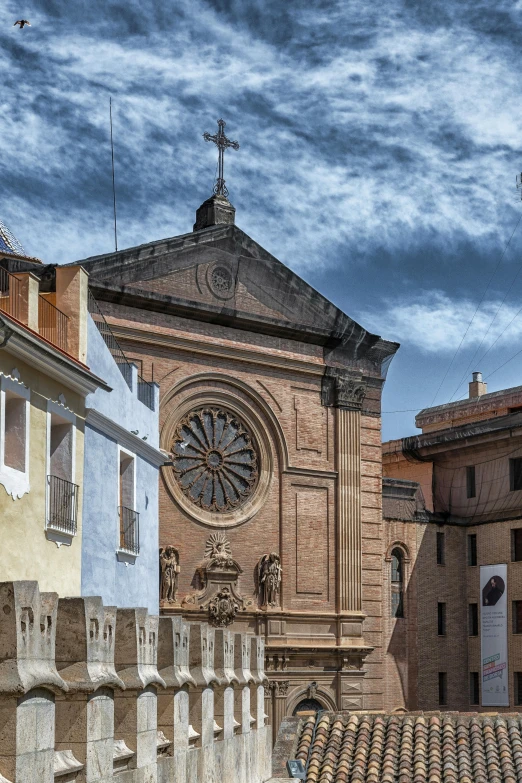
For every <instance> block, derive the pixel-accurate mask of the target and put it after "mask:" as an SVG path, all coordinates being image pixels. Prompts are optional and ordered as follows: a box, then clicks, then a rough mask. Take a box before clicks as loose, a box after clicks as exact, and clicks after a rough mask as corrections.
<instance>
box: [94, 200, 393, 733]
mask: <svg viewBox="0 0 522 783" xmlns="http://www.w3.org/2000/svg"><path fill="white" fill-rule="evenodd" d="M81 264H82V266H83V267H84V268H85V269H86V271H87V272H88V273H89V284H90V287H91V291H92V292H93V294H94V296H95V297H96V299H97V301H98V303H99V305H100V307H101V309H102V310H103V313H104V315H105V318H106V319H107V321H108V322H109V323H110V325H111V328H112V330H113V331H114V333H115V335H116V337H117V339H118V340H119V342H120V343H121V345H122V347H123V348H124V350H125V353H126V354H127V356H128V357H129V358H130V359H131V361H134V362H135V363H136V364H137V365H138V369H139V372H140V374H141V375H142V376H143V377H144V378H147V379H148V380H149V381H154V382H155V383H158V384H159V387H160V443H159V445H160V447H161V449H163V450H164V452H166V453H168V454H169V459H168V463H167V464H166V465H165V466H164V467H163V468H162V478H161V481H160V557H159V560H160V562H159V566H158V572H159V574H158V575H159V588H160V591H161V599H162V601H161V607H162V612H163V613H164V614H183V615H184V616H185V617H187V618H188V619H191V620H198V619H205V620H207V619H209V620H210V621H211V622H212V623H213V624H214V625H215V626H217V627H229V628H232V629H233V630H238V631H250V632H255V633H258V634H261V635H262V636H264V638H265V640H266V670H267V676H268V678H269V683H268V685H267V686H266V688H265V696H266V712H267V713H268V714H269V716H270V718H271V723H272V726H273V730H274V736H275V734H276V733H277V730H278V727H279V724H280V722H281V719H282V718H283V716H285V715H287V714H292V713H294V712H295V711H296V710H300V709H306V708H317V707H321V708H326V709H345V710H358V709H363V708H364V709H382V707H383V706H384V702H383V692H384V688H383V680H382V628H381V620H382V611H381V608H382V589H383V578H382V568H383V559H382V555H381V538H382V524H383V523H382V507H381V498H382V494H381V475H382V464H381V459H382V458H381V420H380V407H381V404H380V400H381V390H382V386H383V383H384V378H385V372H386V369H387V366H388V364H389V361H390V359H391V358H392V357H393V355H394V353H395V351H396V350H397V347H398V346H397V344H396V343H390V342H388V341H386V340H383V339H381V338H380V337H379V336H377V335H373V334H370V333H369V332H367V331H366V330H365V329H364V328H363V327H362V326H360V325H359V324H357V323H356V322H355V321H353V320H352V319H351V318H349V317H348V316H347V315H345V314H344V313H343V312H341V311H340V310H339V309H338V308H336V307H335V306H334V305H333V304H332V303H331V302H329V301H328V300H327V299H326V298H325V297H323V296H321V295H320V294H319V293H318V292H317V291H315V290H314V289H313V288H312V287H311V286H309V285H308V284H307V283H306V282H304V281H303V280H302V279H301V278H299V277H298V276H297V275H296V274H295V273H294V272H292V271H291V270H290V269H289V268H288V267H286V266H284V265H283V264H282V263H281V262H279V261H278V260H277V259H276V258H274V257H273V256H272V255H270V254H269V253H268V252H267V251H266V250H264V249H263V248H262V247H261V246H260V245H258V244H257V243H256V242H255V241H254V240H252V239H251V238H250V237H248V236H247V235H246V234H245V233H244V232H243V231H241V230H240V229H239V228H238V227H237V226H235V224H234V208H233V207H232V205H231V204H230V203H229V202H228V200H227V199H226V198H225V197H224V196H222V195H217V196H214V197H212V198H211V199H209V200H208V201H206V202H205V203H204V204H203V205H202V206H201V207H200V209H199V210H198V212H197V217H196V224H195V226H194V230H193V231H192V232H191V233H187V234H185V235H182V236H178V237H174V238H171V239H167V240H162V241H159V242H151V243H149V244H146V245H142V246H139V247H136V248H131V249H128V250H123V251H120V252H115V253H111V254H108V255H104V256H99V257H94V258H89V259H86V260H84V261H81Z"/></svg>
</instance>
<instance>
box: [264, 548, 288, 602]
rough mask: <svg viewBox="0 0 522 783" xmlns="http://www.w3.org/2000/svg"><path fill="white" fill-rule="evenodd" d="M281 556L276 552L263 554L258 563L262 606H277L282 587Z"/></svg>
mask: <svg viewBox="0 0 522 783" xmlns="http://www.w3.org/2000/svg"><path fill="white" fill-rule="evenodd" d="M282 573H283V569H282V567H281V558H280V557H279V555H278V554H276V553H275V552H271V553H270V554H269V555H268V554H267V555H263V557H262V558H261V560H260V561H259V565H258V574H259V601H260V604H261V606H275V605H276V603H277V597H278V595H279V590H280V587H281V574H282Z"/></svg>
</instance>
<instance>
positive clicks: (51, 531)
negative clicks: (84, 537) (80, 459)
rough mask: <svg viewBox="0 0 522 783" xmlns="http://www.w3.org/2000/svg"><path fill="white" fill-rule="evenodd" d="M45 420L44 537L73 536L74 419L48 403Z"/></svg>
mask: <svg viewBox="0 0 522 783" xmlns="http://www.w3.org/2000/svg"><path fill="white" fill-rule="evenodd" d="M47 417H48V418H47V428H48V429H47V526H46V529H47V531H48V532H47V537H48V538H49V537H51V538H53V536H54V535H55V534H59V535H60V536H62V535H66V536H75V535H76V533H77V525H78V486H77V485H76V484H74V483H73V482H74V448H75V426H76V421H75V416H74V414H73V413H72V412H71V411H70V410H68V409H67V408H65V406H63V405H59V404H58V403H54V402H52V401H49V402H48V407H47ZM60 540H61V541H62V543H63V540H62V539H61V538H60Z"/></svg>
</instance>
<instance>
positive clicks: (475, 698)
mask: <svg viewBox="0 0 522 783" xmlns="http://www.w3.org/2000/svg"><path fill="white" fill-rule="evenodd" d="M469 703H470V704H479V703H480V694H479V676H478V672H470V673H469Z"/></svg>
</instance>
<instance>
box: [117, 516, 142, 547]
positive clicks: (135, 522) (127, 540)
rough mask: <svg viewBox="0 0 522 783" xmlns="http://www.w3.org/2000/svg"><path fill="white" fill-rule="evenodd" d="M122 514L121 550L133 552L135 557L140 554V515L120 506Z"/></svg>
mask: <svg viewBox="0 0 522 783" xmlns="http://www.w3.org/2000/svg"><path fill="white" fill-rule="evenodd" d="M118 511H119V514H120V549H123V550H124V551H125V552H131V553H132V554H133V555H139V553H140V515H139V513H138V512H137V511H133V510H132V509H131V508H126V507H125V506H119V508H118Z"/></svg>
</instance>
